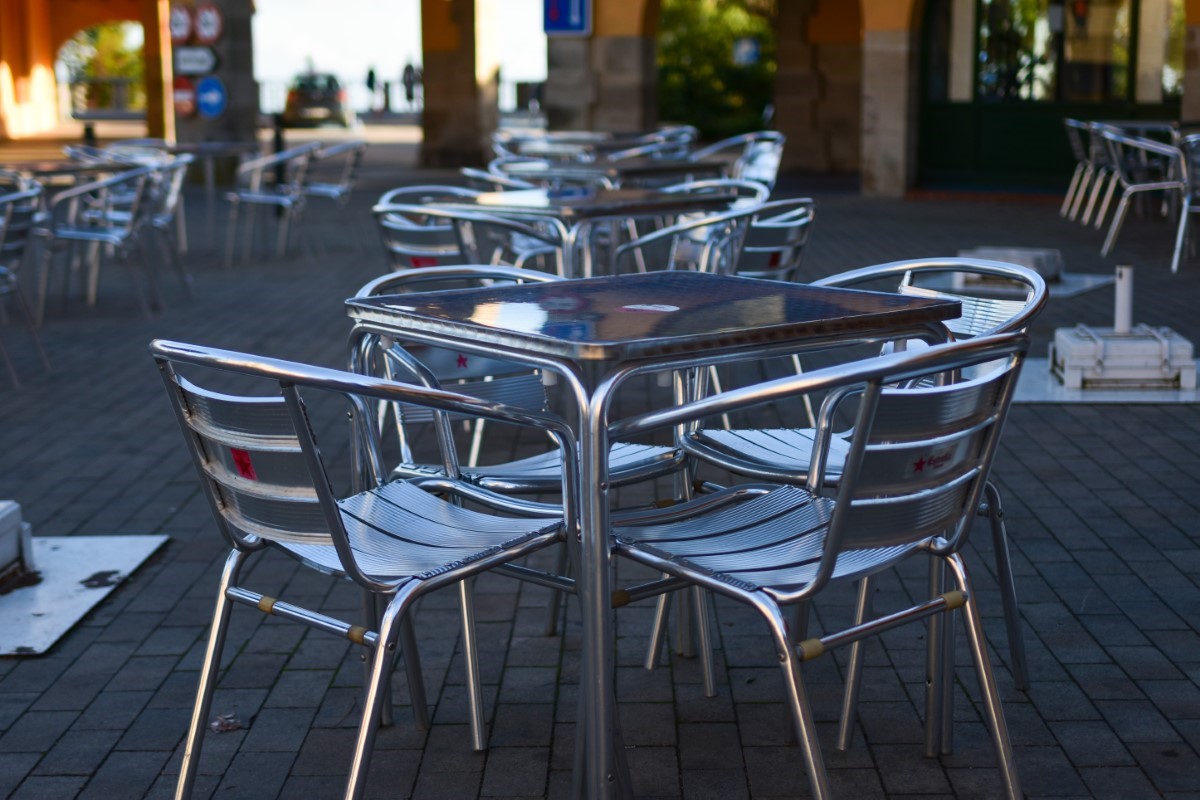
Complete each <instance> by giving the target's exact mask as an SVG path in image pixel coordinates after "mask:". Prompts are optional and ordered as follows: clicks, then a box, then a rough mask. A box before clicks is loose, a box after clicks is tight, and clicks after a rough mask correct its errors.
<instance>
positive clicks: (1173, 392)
mask: <svg viewBox="0 0 1200 800" xmlns="http://www.w3.org/2000/svg"><path fill="white" fill-rule="evenodd" d="M1197 366H1198V367H1200V362H1198V363H1197ZM1013 402H1014V403H1200V389H1183V390H1181V389H1068V388H1066V387H1065V386H1063V385H1062V384H1061V383H1059V381H1058V378H1056V377H1054V376H1053V375H1052V374H1050V361H1049V359H1045V358H1027V359H1025V366H1024V367H1022V368H1021V377H1020V379H1019V380H1018V381H1017V391H1016V393H1015V394H1014V395H1013Z"/></svg>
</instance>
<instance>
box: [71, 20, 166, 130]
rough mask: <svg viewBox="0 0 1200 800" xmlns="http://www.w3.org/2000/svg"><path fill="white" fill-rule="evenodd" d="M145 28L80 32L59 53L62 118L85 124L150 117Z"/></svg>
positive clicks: (114, 26) (123, 24)
mask: <svg viewBox="0 0 1200 800" xmlns="http://www.w3.org/2000/svg"><path fill="white" fill-rule="evenodd" d="M143 45H144V36H143V32H142V25H141V23H140V22H138V21H136V20H119V21H106V22H102V23H100V24H97V25H92V26H89V27H87V28H84V29H83V30H80V31H76V32H74V33H73V34H72V35H70V36H69V37H68V38H67V39H66V41H65V42H64V43H63V44H62V45H61V46H60V47H59V48H58V54H57V58H56V59H55V64H54V72H55V76H56V78H57V81H58V86H59V97H60V102H59V113H60V115H62V116H64V117H66V116H68V115H69V116H70V117H72V118H74V119H77V120H81V121H84V122H92V121H99V120H141V119H145V116H146V86H145V78H146V64H145V58H144V55H143V49H144V47H143Z"/></svg>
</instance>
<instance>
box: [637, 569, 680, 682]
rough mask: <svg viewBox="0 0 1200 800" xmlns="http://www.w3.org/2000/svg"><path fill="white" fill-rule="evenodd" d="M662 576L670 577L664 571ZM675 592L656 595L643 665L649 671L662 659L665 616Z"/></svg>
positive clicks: (665, 628)
mask: <svg viewBox="0 0 1200 800" xmlns="http://www.w3.org/2000/svg"><path fill="white" fill-rule="evenodd" d="M661 577H663V578H667V577H670V576H669V575H667V574H666V573H665V572H664V573H663V574H662V575H661ZM674 595H675V592H663V593H662V594H660V595H659V596H658V602H657V603H656V604H655V607H654V623H653V624H652V625H651V626H650V642H649V643H648V644H647V646H646V661H645V664H644V666H645V667H646V670H647V671H649V672H653V671H654V668H655V667H657V666H658V663H659V661H661V660H662V651H663V645H664V644H666V639H667V617H668V616H669V614H670V613H671V598H672V597H673V596H674Z"/></svg>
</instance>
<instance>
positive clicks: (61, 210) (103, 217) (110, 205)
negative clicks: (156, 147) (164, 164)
mask: <svg viewBox="0 0 1200 800" xmlns="http://www.w3.org/2000/svg"><path fill="white" fill-rule="evenodd" d="M158 169H159V168H158V167H157V166H142V167H135V168H133V169H127V170H125V171H124V172H119V173H117V174H116V175H111V176H109V177H107V178H103V179H101V180H97V181H91V182H89V183H81V184H78V185H76V186H73V187H71V188H70V189H66V190H64V191H61V192H58V193H57V194H55V195H54V196H53V197H51V198H50V202H49V208H48V213H47V222H48V223H49V225H50V226H51V227H53V226H55V225H60V224H62V225H76V224H78V223H79V222H80V221H81V217H80V213H79V212H80V210H81V207H83V206H86V214H87V219H88V220H89V224H93V225H94V224H101V225H104V226H106V227H107V228H109V229H110V230H115V231H123V232H124V233H125V234H128V235H132V234H134V233H135V232H136V231H138V230H139V229H141V227H142V226H143V225H144V224H145V223H146V222H147V221H148V220H149V211H150V207H151V206H150V203H149V202H147V201H148V199H149V193H150V189H151V179H152V177H153V176H154V174H155V173H156V172H157V171H158ZM113 211H120V212H122V213H119V214H115V213H111V212H113Z"/></svg>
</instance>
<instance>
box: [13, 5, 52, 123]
mask: <svg viewBox="0 0 1200 800" xmlns="http://www.w3.org/2000/svg"><path fill="white" fill-rule="evenodd" d="M54 55H55V53H54V48H53V42H52V39H51V24H50V8H49V5H48V4H47V3H46V2H44V0H5V1H4V2H0V65H2V66H0V139H6V138H10V137H11V138H16V137H21V136H30V135H33V134H37V133H40V132H42V131H45V130H48V129H50V128H53V127H54V125H55V123H56V122H57V105H58V103H57V97H56V96H55V94H56V93H55V82H54Z"/></svg>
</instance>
